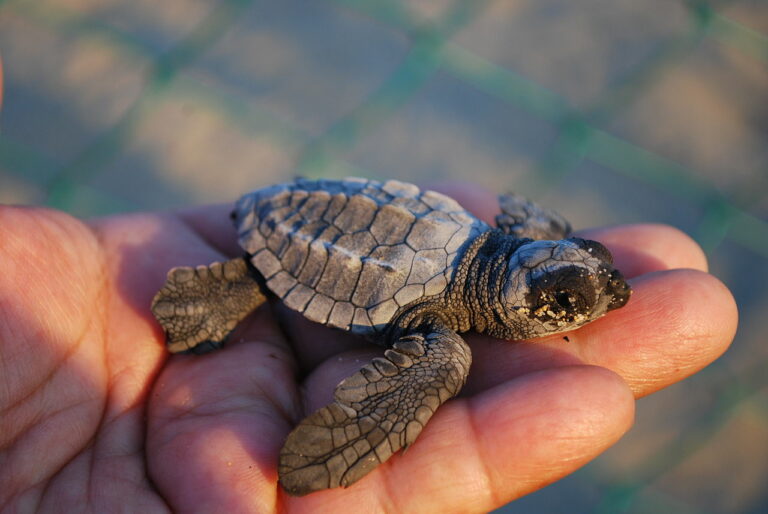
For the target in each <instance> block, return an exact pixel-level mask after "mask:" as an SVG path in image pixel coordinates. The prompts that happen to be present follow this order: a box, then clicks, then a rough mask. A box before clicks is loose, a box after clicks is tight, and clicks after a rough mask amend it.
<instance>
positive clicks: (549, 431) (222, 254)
mask: <svg viewBox="0 0 768 514" xmlns="http://www.w3.org/2000/svg"><path fill="white" fill-rule="evenodd" d="M444 190H445V192H447V193H449V194H450V193H454V196H456V197H457V198H458V199H459V200H460V201H463V202H462V203H463V204H464V205H465V207H467V208H469V209H470V210H475V212H478V214H479V215H481V216H484V217H486V218H487V217H489V216H492V215H493V214H495V213H493V212H491V208H490V207H488V205H492V204H493V199H492V197H491V196H490V194H488V193H486V192H482V191H478V190H473V189H467V187H466V186H463V187H461V188H457V187H454V188H450V187H449V188H447V189H444ZM459 190H460V191H461V193H460V194H459ZM473 208H474V209H473ZM580 235H582V236H587V237H590V238H593V239H597V240H599V241H601V242H603V243H604V244H605V245H606V246H608V248H609V249H611V250H612V251H613V253H614V255H615V257H616V261H617V267H618V268H619V269H621V270H622V271H623V272H624V273H625V275H626V276H628V277H632V278H633V280H632V287H633V289H634V290H635V293H634V295H633V297H632V300H631V301H630V303H629V304H628V305H627V307H625V308H623V309H620V310H618V311H614V312H612V313H611V314H609V315H608V316H607V317H605V318H602V319H601V320H598V321H596V322H595V323H593V324H591V325H588V326H586V327H584V328H582V329H580V330H578V331H576V332H573V333H569V334H564V335H563V334H561V335H556V336H551V337H548V338H544V339H541V340H538V341H536V342H523V343H515V344H509V343H506V342H501V341H498V340H493V339H490V338H486V337H482V336H476V335H475V336H469V337H468V338H467V339H468V341H469V342H470V346H471V347H472V351H473V359H474V361H473V365H472V371H471V373H470V378H469V381H468V383H467V386H466V387H465V389H464V391H463V393H462V394H461V396H460V397H459V398H457V399H454V400H452V401H450V402H449V403H448V404H446V405H445V406H444V407H443V408H441V409H440V410H438V412H437V413H436V414H435V416H434V418H433V419H432V420H431V421H430V423H429V424H428V425H427V427H426V428H425V430H424V432H423V433H422V434H421V436H420V438H419V440H418V441H417V443H416V444H415V445H414V446H413V447H412V448H410V449H409V450H408V451H407V452H405V453H404V454H403V453H401V454H399V455H396V456H394V457H393V458H392V459H390V460H389V461H388V462H387V463H385V464H384V465H382V466H380V467H379V468H377V469H376V470H375V471H373V472H372V473H371V474H370V475H369V476H368V477H366V478H365V479H363V480H362V481H360V482H359V483H357V484H355V485H354V486H353V487H351V488H349V489H347V490H341V489H337V490H329V491H322V492H319V493H315V494H312V495H309V496H306V497H303V498H291V497H288V496H286V495H284V493H283V492H282V491H281V490H280V488H279V487H278V486H277V485H276V481H277V472H276V464H277V455H278V452H279V449H280V446H281V445H282V443H283V440H284V439H285V436H286V435H287V434H288V432H289V431H290V429H291V428H292V427H293V426H294V425H295V423H296V422H297V421H298V420H299V419H300V418H301V417H302V416H303V415H305V414H306V413H307V412H309V411H311V410H313V409H315V408H317V407H319V406H321V405H323V404H325V403H327V402H328V401H329V400H330V399H331V396H332V391H333V387H334V386H335V384H336V383H338V382H339V381H340V380H341V379H342V378H344V377H345V376H347V375H350V374H351V373H352V372H354V371H355V370H357V369H358V368H359V367H360V366H361V365H362V364H364V363H365V362H367V361H368V359H370V358H371V357H373V356H375V355H378V354H379V353H380V350H379V349H377V348H375V347H369V346H365V345H361V344H359V341H357V340H355V339H354V338H353V337H351V336H349V335H348V334H344V333H340V332H338V331H331V330H329V329H326V328H324V327H319V326H317V325H313V324H310V323H308V322H306V321H304V320H302V319H301V318H297V317H296V316H295V315H294V314H293V313H290V312H287V311H286V310H285V309H281V308H280V307H279V306H271V307H265V308H261V309H259V310H258V311H257V313H256V314H255V315H254V316H252V317H251V319H249V320H248V321H246V323H245V324H244V326H243V327H241V328H240V329H239V330H238V331H237V332H236V333H235V334H234V335H233V337H232V339H231V341H232V343H231V344H229V345H227V346H226V347H225V348H224V349H222V350H220V351H217V352H214V353H211V354H207V355H205V356H185V355H180V356H173V357H170V356H169V355H168V354H167V353H166V352H165V350H164V348H163V341H162V339H163V337H162V333H161V331H160V329H159V327H158V326H157V325H156V323H155V322H154V320H153V318H152V317H151V315H150V312H149V304H150V301H151V298H152V296H153V294H154V293H155V292H156V291H157V289H158V288H159V287H160V285H161V284H162V283H163V281H164V278H165V273H166V271H167V270H168V269H169V268H171V267H173V266H178V265H194V264H204V263H205V264H207V263H209V262H211V261H214V260H222V259H224V258H229V257H232V256H235V255H237V254H239V253H240V252H239V250H238V249H237V248H236V247H235V245H234V241H235V236H234V231H233V230H232V229H231V227H230V226H229V219H228V217H227V207H209V208H203V209H197V210H194V211H188V212H185V213H181V214H175V215H174V214H146V215H128V216H119V217H114V218H106V219H102V220H97V221H93V222H90V223H88V224H85V223H83V222H80V221H78V220H76V219H74V218H71V217H69V216H67V215H65V214H63V213H60V212H55V211H50V210H44V209H35V208H13V207H0V241H2V243H1V244H2V247H0V506H2V508H3V509H5V510H8V511H10V512H29V511H33V510H35V509H40V510H45V511H62V512H65V511H71V510H74V509H75V508H76V509H77V510H84V509H88V510H91V511H95V512H113V511H118V510H120V511H143V512H162V511H165V510H174V511H183V512H194V511H200V512H210V511H214V510H215V511H221V512H269V511H275V510H278V509H282V508H284V509H286V510H289V511H294V510H296V511H299V510H307V511H318V510H319V509H326V510H327V511H332V512H339V511H343V510H344V509H345V508H347V509H354V510H356V511H358V512H363V511H379V510H383V511H398V512H406V511H419V512H424V511H430V510H436V511H437V510H439V511H441V512H452V511H460V512H471V511H487V510H489V509H492V508H494V507H497V506H499V505H501V504H503V503H505V502H508V501H510V500H512V499H514V498H516V497H519V496H521V495H523V494H525V493H528V492H530V491H533V490H535V489H538V488H540V487H542V486H544V485H545V484H547V483H549V482H552V481H553V480H556V479H557V478H559V477H561V476H563V475H565V474H567V473H569V472H571V471H573V470H575V469H577V468H578V467H579V466H581V465H583V464H584V463H586V462H588V461H589V460H590V459H592V458H594V457H595V456H597V455H598V454H600V453H601V452H602V451H603V450H605V449H606V448H607V447H608V446H610V445H611V444H612V443H614V442H615V441H616V440H617V439H618V438H619V437H620V436H621V435H622V434H623V433H624V432H625V431H626V430H627V429H628V428H629V426H630V425H631V423H632V419H633V412H634V397H638V396H642V395H645V394H649V393H652V392H654V391H657V390H659V389H661V388H663V387H665V386H667V385H669V384H672V383H674V382H676V381H678V380H681V379H682V378H684V377H686V376H688V375H690V374H692V373H694V372H696V371H698V370H699V369H701V368H702V367H704V366H705V365H707V364H708V363H709V362H711V361H712V360H714V359H715V358H716V357H717V356H718V355H720V354H721V353H722V352H723V351H724V350H725V348H726V347H727V346H728V344H729V343H730V341H731V339H732V337H733V334H734V331H735V326H736V309H735V305H734V303H733V299H732V298H731V296H730V294H729V292H728V291H727V289H725V288H724V287H723V286H722V284H720V282H718V281H717V280H716V279H714V278H713V277H711V276H710V275H707V274H706V273H704V271H705V267H706V263H705V260H704V258H703V255H702V254H701V251H700V250H699V249H698V247H697V246H696V245H695V244H694V243H693V242H692V241H691V240H690V239H688V238H687V237H686V236H684V235H683V234H681V233H680V232H678V231H676V230H674V229H670V228H667V227H662V226H649V225H638V226H625V227H616V228H610V229H602V230H593V231H589V232H585V233H582V234H580ZM677 268H689V269H677ZM278 321H279V323H278ZM564 336H565V337H564Z"/></svg>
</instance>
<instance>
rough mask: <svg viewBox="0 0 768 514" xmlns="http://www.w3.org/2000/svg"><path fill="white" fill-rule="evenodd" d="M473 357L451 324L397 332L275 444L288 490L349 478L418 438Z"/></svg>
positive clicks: (461, 382) (308, 490) (460, 381)
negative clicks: (381, 353) (389, 343)
mask: <svg viewBox="0 0 768 514" xmlns="http://www.w3.org/2000/svg"><path fill="white" fill-rule="evenodd" d="M471 360H472V357H471V354H470V351H469V347H468V346H467V344H466V343H465V342H464V340H463V339H462V338H461V337H460V336H459V335H458V334H456V332H454V331H453V330H450V329H448V328H445V327H442V326H440V327H433V328H430V329H429V330H420V331H417V332H412V333H410V334H407V335H405V336H403V337H401V338H399V339H398V340H397V341H396V342H395V344H394V345H393V346H392V348H391V349H389V350H387V351H386V352H385V353H384V357H377V358H376V359H373V361H372V362H371V363H370V364H368V365H366V366H364V367H363V368H362V369H361V370H360V371H358V372H357V373H355V374H354V375H352V376H350V377H348V378H346V379H345V380H344V381H342V382H341V383H340V384H339V385H338V386H337V387H336V392H335V400H336V401H335V402H333V403H331V404H330V405H327V406H325V407H323V408H322V409H320V410H318V411H316V412H315V413H314V414H312V415H310V416H308V417H307V418H305V419H304V420H303V421H302V422H301V424H300V425H299V426H298V427H296V428H295V429H294V430H293V432H291V433H290V434H289V435H288V439H287V440H286V442H285V445H284V446H283V449H282V450H281V452H280V464H279V466H278V472H279V475H280V483H281V484H282V486H283V488H284V489H285V490H286V491H287V492H288V493H289V494H291V495H295V496H300V495H304V494H308V493H311V492H314V491H319V490H321V489H327V488H331V487H338V486H343V487H346V486H348V485H351V484H353V483H354V482H356V481H357V480H359V479H360V478H362V477H363V476H365V475H366V474H368V473H369V472H370V471H372V470H373V469H374V468H375V467H376V466H378V465H379V464H381V463H382V462H384V461H386V460H387V459H389V457H390V456H392V454H394V453H395V452H397V451H398V450H400V449H401V448H405V447H407V446H408V445H410V444H411V443H413V441H414V440H415V439H416V437H417V436H418V435H419V433H420V432H421V429H422V428H423V427H424V425H425V424H426V423H427V421H428V420H429V419H430V418H431V417H432V414H434V412H435V410H436V409H437V408H438V407H439V406H440V405H441V404H443V403H444V402H445V401H447V400H448V399H449V398H451V397H453V396H455V395H456V394H457V393H458V392H459V391H460V390H461V388H462V386H463V385H464V382H465V380H466V378H467V374H468V373H469V365H470V363H471Z"/></svg>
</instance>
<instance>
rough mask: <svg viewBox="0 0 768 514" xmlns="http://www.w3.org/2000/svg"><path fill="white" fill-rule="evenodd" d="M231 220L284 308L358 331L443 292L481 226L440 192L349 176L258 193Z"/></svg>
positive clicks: (378, 326) (377, 327)
mask: <svg viewBox="0 0 768 514" xmlns="http://www.w3.org/2000/svg"><path fill="white" fill-rule="evenodd" d="M233 217H234V220H235V226H236V227H237V231H238V240H239V243H240V245H241V246H242V247H243V248H244V249H245V250H246V251H247V252H248V254H249V255H250V258H251V262H252V263H253V265H254V267H255V268H256V269H257V270H258V271H259V272H260V273H261V274H262V275H263V276H264V279H265V280H266V284H267V287H268V288H269V289H270V290H271V291H272V292H273V293H274V294H275V295H277V296H278V297H279V298H281V299H282V300H283V302H284V303H285V304H286V305H287V306H288V307H290V308H291V309H294V310H296V311H298V312H300V313H302V314H304V316H306V317H307V318H309V319H310V320H312V321H315V322H318V323H323V324H326V325H330V326H333V327H337V328H341V329H345V330H351V331H352V332H355V333H360V334H372V333H375V332H380V331H382V330H384V329H385V328H386V326H387V325H388V323H389V322H390V321H391V319H392V317H393V316H394V314H395V313H396V312H397V311H398V309H399V308H400V307H402V306H404V305H407V304H410V303H411V302H414V301H416V300H418V299H420V298H423V297H425V296H434V295H440V294H441V293H443V292H444V291H445V289H446V287H447V286H448V284H449V283H450V282H451V280H452V279H453V275H454V273H455V268H456V265H457V263H458V261H459V259H460V256H461V254H462V251H463V249H464V248H465V247H466V246H467V245H468V244H469V242H470V241H471V240H472V239H474V238H475V237H476V236H477V235H478V234H480V233H481V232H484V231H486V230H488V229H489V227H488V225H486V224H485V223H484V222H482V221H480V220H478V219H477V218H475V217H474V216H472V215H471V214H470V213H468V212H467V211H466V210H464V209H463V208H462V207H461V206H460V205H459V204H458V203H457V202H456V201H455V200H453V199H451V198H449V197H447V196H445V195H442V194H440V193H436V192H434V191H420V190H419V188H418V187H416V186H415V185H413V184H407V183H404V182H398V181H396V180H389V181H387V182H383V183H382V182H377V181H373V180H366V179H357V178H350V179H345V180H306V179H298V180H296V181H295V182H292V183H288V184H279V185H275V186H270V187H266V188H264V189H259V190H257V191H254V192H252V193H249V194H247V195H245V196H243V197H242V198H241V199H240V200H239V201H238V202H237V205H236V207H235V210H234V212H233Z"/></svg>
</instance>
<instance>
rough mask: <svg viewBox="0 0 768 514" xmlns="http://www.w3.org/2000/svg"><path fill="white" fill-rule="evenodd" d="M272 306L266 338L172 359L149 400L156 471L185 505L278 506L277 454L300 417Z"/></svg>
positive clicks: (263, 327) (181, 507) (263, 318)
mask: <svg viewBox="0 0 768 514" xmlns="http://www.w3.org/2000/svg"><path fill="white" fill-rule="evenodd" d="M269 316H270V315H269V313H268V311H266V310H262V311H260V312H259V313H258V314H257V315H256V316H255V319H254V325H258V327H254V329H253V330H254V333H257V334H258V335H259V340H257V341H250V342H247V343H245V344H238V345H232V346H227V347H225V348H223V349H222V350H219V351H217V352H213V353H210V354H206V355H204V356H189V355H179V356H174V357H173V358H171V359H170V360H169V363H168V366H167V368H166V369H165V370H164V372H163V373H162V375H161V376H160V377H159V379H158V381H157V385H156V388H155V391H154V394H153V396H152V400H151V403H150V407H149V416H148V431H147V455H148V460H149V472H150V475H151V476H152V478H153V480H154V483H155V484H156V485H157V487H158V489H159V490H160V492H161V494H162V495H163V497H164V498H166V500H167V501H168V502H169V503H170V505H171V506H172V508H173V510H174V511H179V512H191V511H200V512H268V511H270V512H271V511H275V510H277V509H276V506H277V505H276V502H277V499H276V481H277V475H276V468H275V464H276V462H277V455H278V452H279V450H280V446H281V445H282V442H283V441H284V439H285V437H286V435H287V434H288V432H289V431H290V429H291V428H292V426H293V425H294V423H295V420H296V419H297V418H298V412H297V411H298V407H297V406H298V391H297V390H296V387H295V383H294V367H293V361H292V357H291V355H290V353H289V352H288V351H287V350H286V346H285V344H284V342H283V341H281V338H280V335H279V333H278V331H277V330H276V329H275V328H274V327H273V326H272V325H271V323H270V320H269Z"/></svg>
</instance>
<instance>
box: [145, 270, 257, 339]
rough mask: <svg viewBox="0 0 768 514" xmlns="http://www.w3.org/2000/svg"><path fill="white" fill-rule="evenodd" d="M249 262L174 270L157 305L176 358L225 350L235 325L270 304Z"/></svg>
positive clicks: (154, 308) (154, 310)
mask: <svg viewBox="0 0 768 514" xmlns="http://www.w3.org/2000/svg"><path fill="white" fill-rule="evenodd" d="M264 300H266V297H265V296H264V293H263V292H262V290H261V288H260V286H259V284H258V282H257V280H256V275H255V273H254V272H253V271H252V270H251V269H250V268H249V267H248V264H247V262H246V260H245V258H239V259H233V260H231V261H227V262H224V263H220V262H214V263H213V264H211V265H210V266H197V267H196V268H188V267H183V268H173V269H172V270H171V271H169V272H168V278H167V279H166V281H165V285H163V287H162V288H161V289H160V291H158V292H157V294H156V295H155V298H154V299H153V300H152V313H153V314H154V315H155V317H156V318H157V321H158V322H159V323H160V325H161V326H162V327H163V329H164V330H165V334H166V337H167V340H166V344H167V345H168V350H169V351H171V352H172V353H178V352H185V351H188V350H191V351H192V352H194V353H204V352H207V351H210V350H214V349H216V348H219V347H220V346H221V345H222V343H223V342H224V340H225V339H226V338H227V336H228V335H229V333H230V332H231V331H232V330H233V329H234V328H235V325H237V323H238V322H239V321H240V320H242V319H243V318H245V317H246V316H247V315H248V314H249V313H250V312H251V311H253V310H254V309H255V308H256V307H258V306H259V305H261V304H262V303H264Z"/></svg>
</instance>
